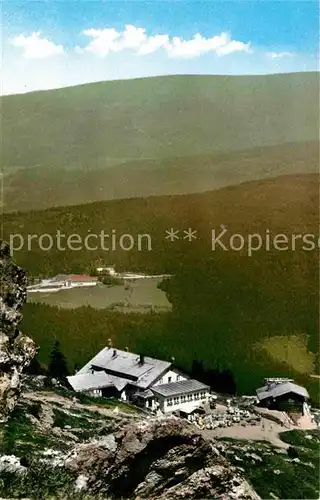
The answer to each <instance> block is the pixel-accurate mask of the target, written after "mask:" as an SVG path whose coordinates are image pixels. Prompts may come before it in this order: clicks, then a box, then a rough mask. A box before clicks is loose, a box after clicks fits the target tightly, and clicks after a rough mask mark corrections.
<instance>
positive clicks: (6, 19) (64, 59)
mask: <svg viewBox="0 0 320 500" xmlns="http://www.w3.org/2000/svg"><path fill="white" fill-rule="evenodd" d="M1 10H2V11H1V14H2V24H3V28H2V37H1V52H2V71H1V89H0V90H1V94H16V93H24V92H30V91H33V90H45V89H52V88H61V87H65V86H71V85H77V84H84V83H89V82H93V81H104V80H114V79H126V78H140V77H148V76H156V75H166V74H212V75H215V74H220V75H221V74H227V75H239V74H269V73H284V72H295V71H318V70H319V60H318V46H319V27H318V25H319V21H318V19H319V8H318V1H317V0H302V1H301V0H277V1H273V0H253V1H246V0H193V1H189V0H144V1H142V0H130V1H129V0H128V1H122V0H105V1H102V0H100V1H96V0H22V1H15V0H2V2H1Z"/></svg>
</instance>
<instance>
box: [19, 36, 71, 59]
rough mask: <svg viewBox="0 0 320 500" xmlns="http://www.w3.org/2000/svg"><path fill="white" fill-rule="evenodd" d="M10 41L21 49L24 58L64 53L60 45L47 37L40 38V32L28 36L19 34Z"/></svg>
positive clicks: (40, 57)
mask: <svg viewBox="0 0 320 500" xmlns="http://www.w3.org/2000/svg"><path fill="white" fill-rule="evenodd" d="M10 42H11V45H13V46H14V47H17V48H19V49H22V55H23V57H24V58H26V59H46V58H47V57H52V56H56V55H61V54H64V53H65V51H64V48H63V46H62V45H56V44H55V43H54V42H51V41H50V40H48V39H47V38H42V37H41V35H40V32H35V33H32V34H31V35H29V36H25V35H19V36H17V37H15V38H13V39H12V40H11V41H10Z"/></svg>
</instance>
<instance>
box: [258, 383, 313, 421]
mask: <svg viewBox="0 0 320 500" xmlns="http://www.w3.org/2000/svg"><path fill="white" fill-rule="evenodd" d="M256 394H257V399H258V405H259V406H262V407H264V408H269V409H270V410H280V411H301V413H302V412H303V405H304V403H306V402H307V401H308V400H309V399H310V396H309V393H308V391H307V389H305V388H304V387H302V386H300V385H297V384H296V383H294V381H293V380H290V379H289V380H286V379H266V380H265V385H264V386H263V387H260V388H259V389H257V390H256Z"/></svg>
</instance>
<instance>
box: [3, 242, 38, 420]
mask: <svg viewBox="0 0 320 500" xmlns="http://www.w3.org/2000/svg"><path fill="white" fill-rule="evenodd" d="M26 286H27V280H26V276H25V273H24V271H23V270H22V269H20V268H19V267H17V266H16V265H15V264H14V263H13V262H12V259H11V256H10V250H9V247H8V245H7V244H6V243H4V242H3V241H1V240H0V420H4V419H5V418H6V417H7V415H8V414H9V413H10V411H11V410H12V409H13V408H14V406H15V403H16V402H17V399H18V397H19V394H20V387H21V373H22V370H23V368H24V367H25V366H27V365H28V364H29V363H30V361H31V360H32V358H33V357H34V356H35V354H36V346H35V344H34V342H33V341H32V340H31V339H30V338H29V337H26V336H24V335H22V334H21V333H20V332H19V329H18V325H19V322H20V321H21V318H22V315H21V308H22V306H23V304H24V303H25V301H26V298H27V292H26Z"/></svg>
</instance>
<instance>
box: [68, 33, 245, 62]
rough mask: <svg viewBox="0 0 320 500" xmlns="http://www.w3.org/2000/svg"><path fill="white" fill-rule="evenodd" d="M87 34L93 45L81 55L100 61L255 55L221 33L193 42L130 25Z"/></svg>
mask: <svg viewBox="0 0 320 500" xmlns="http://www.w3.org/2000/svg"><path fill="white" fill-rule="evenodd" d="M83 34H84V35H85V36H87V37H89V38H91V41H90V42H89V44H88V45H87V46H86V47H85V48H83V49H81V48H79V47H77V48H76V50H77V52H82V53H85V52H89V53H93V54H95V55H97V56H100V57H105V56H106V55H108V54H109V53H110V52H120V51H122V50H131V51H133V52H135V53H137V54H140V55H146V54H151V53H153V52H156V51H158V50H160V49H164V50H165V51H166V52H167V54H168V55H169V57H177V58H191V57H198V56H200V55H202V54H206V53H208V52H215V53H216V54H217V55H218V56H225V55H228V54H231V53H233V52H250V51H251V49H250V43H244V42H240V41H236V40H232V39H231V35H230V34H229V33H221V34H220V35H217V36H213V37H212V38H205V37H203V36H202V35H200V34H199V33H198V34H196V35H195V36H194V37H193V38H191V39H190V40H183V39H182V38H180V37H173V38H172V39H170V37H169V35H167V34H162V35H160V34H157V35H151V36H148V35H147V34H146V30H145V29H144V28H137V27H135V26H132V25H127V26H125V29H124V31H122V32H118V31H116V30H115V29H113V28H107V29H102V30H96V29H87V30H85V31H84V32H83Z"/></svg>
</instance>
